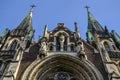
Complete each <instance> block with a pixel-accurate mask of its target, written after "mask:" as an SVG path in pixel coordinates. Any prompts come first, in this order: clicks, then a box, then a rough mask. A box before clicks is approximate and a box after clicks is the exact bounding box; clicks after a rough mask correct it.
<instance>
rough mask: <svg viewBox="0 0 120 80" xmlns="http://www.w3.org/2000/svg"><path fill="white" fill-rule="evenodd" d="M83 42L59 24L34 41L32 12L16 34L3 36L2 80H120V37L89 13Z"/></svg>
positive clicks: (10, 32)
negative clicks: (85, 38)
mask: <svg viewBox="0 0 120 80" xmlns="http://www.w3.org/2000/svg"><path fill="white" fill-rule="evenodd" d="M87 14H88V23H87V24H88V26H87V27H86V28H87V32H86V36H87V40H83V39H82V38H81V36H80V32H79V29H78V26H77V23H76V22H75V23H74V27H75V30H74V31H71V30H70V29H69V28H67V26H66V25H65V24H64V23H58V24H57V27H55V28H54V29H53V30H52V31H49V30H48V26H45V28H44V34H43V36H42V35H41V36H42V37H41V38H39V40H38V41H37V42H35V41H34V38H33V37H34V32H35V30H34V28H33V27H32V9H31V10H30V11H29V13H28V15H27V16H26V17H25V18H24V19H23V21H21V23H20V24H19V25H18V26H17V27H16V28H15V29H13V30H9V29H5V31H3V32H1V34H0V80H120V36H119V35H118V34H117V33H116V32H115V31H114V30H112V31H111V32H109V30H108V29H107V27H106V26H105V27H102V26H101V25H100V23H99V22H98V21H97V20H96V19H95V18H94V16H93V15H92V14H91V12H90V11H89V10H87Z"/></svg>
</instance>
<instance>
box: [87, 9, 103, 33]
mask: <svg viewBox="0 0 120 80" xmlns="http://www.w3.org/2000/svg"><path fill="white" fill-rule="evenodd" d="M88 29H94V30H96V31H101V32H103V31H104V29H103V28H102V26H101V25H100V24H99V22H98V21H97V20H96V19H95V18H94V16H93V15H92V14H91V13H90V12H89V11H88Z"/></svg>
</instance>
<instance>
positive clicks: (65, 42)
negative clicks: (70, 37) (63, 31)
mask: <svg viewBox="0 0 120 80" xmlns="http://www.w3.org/2000/svg"><path fill="white" fill-rule="evenodd" d="M64 51H67V38H66V37H65V41H64Z"/></svg>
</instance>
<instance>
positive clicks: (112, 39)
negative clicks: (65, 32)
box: [86, 7, 120, 80]
mask: <svg viewBox="0 0 120 80" xmlns="http://www.w3.org/2000/svg"><path fill="white" fill-rule="evenodd" d="M86 8H87V13H88V30H87V33H86V34H87V42H88V43H89V44H91V45H93V46H94V47H95V48H96V49H97V50H98V51H99V53H100V55H101V58H102V61H103V63H104V67H105V70H106V72H107V73H108V78H109V80H119V79H120V66H119V64H120V51H119V48H118V47H117V46H116V44H115V43H116V42H119V36H118V35H117V34H116V33H115V32H114V31H112V33H110V32H109V31H108V29H107V27H106V26H105V28H103V27H102V26H101V25H100V23H99V22H98V21H97V20H96V19H95V18H94V17H93V15H92V14H91V13H90V11H89V10H88V7H86ZM118 46H119V45H118Z"/></svg>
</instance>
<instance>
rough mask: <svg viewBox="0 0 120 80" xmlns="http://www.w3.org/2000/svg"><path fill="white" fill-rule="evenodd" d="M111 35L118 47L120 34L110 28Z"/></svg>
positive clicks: (119, 46)
mask: <svg viewBox="0 0 120 80" xmlns="http://www.w3.org/2000/svg"><path fill="white" fill-rule="evenodd" d="M111 35H112V37H113V39H114V41H115V43H116V46H117V47H118V48H119V49H120V36H119V35H118V34H117V33H116V32H115V31H114V30H112V32H111Z"/></svg>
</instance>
